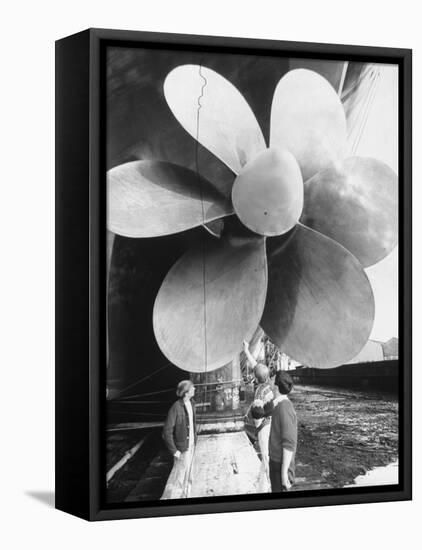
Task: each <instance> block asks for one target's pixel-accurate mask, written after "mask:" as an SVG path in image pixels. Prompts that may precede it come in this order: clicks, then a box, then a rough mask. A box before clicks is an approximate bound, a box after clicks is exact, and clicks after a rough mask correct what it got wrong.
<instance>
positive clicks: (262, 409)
mask: <svg viewBox="0 0 422 550" xmlns="http://www.w3.org/2000/svg"><path fill="white" fill-rule="evenodd" d="M243 351H244V352H245V354H246V357H247V358H248V360H249V362H250V363H251V365H252V367H253V369H254V374H255V379H256V381H257V383H258V385H257V387H256V389H255V394H254V401H253V403H252V406H251V409H250V413H251V416H252V418H253V421H254V425H255V430H256V437H257V439H258V445H259V452H260V454H261V468H260V471H259V478H258V491H259V492H260V493H268V492H270V489H271V484H270V469H269V455H268V440H269V437H270V427H271V413H272V411H273V399H274V393H273V387H272V385H271V382H270V371H269V368H268V367H267V366H266V365H264V364H262V363H257V361H256V360H255V358H254V357H253V355H252V354H251V353H250V351H249V344H248V343H247V342H246V341H245V342H243Z"/></svg>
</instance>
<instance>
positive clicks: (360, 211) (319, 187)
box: [301, 157, 398, 267]
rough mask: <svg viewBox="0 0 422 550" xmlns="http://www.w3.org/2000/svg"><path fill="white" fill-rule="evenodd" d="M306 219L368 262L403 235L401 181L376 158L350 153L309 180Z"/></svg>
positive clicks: (370, 262)
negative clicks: (399, 211) (399, 192)
mask: <svg viewBox="0 0 422 550" xmlns="http://www.w3.org/2000/svg"><path fill="white" fill-rule="evenodd" d="M304 203H305V206H304V210H303V214H302V217H301V222H302V223H303V224H304V225H307V226H308V227H311V228H312V229H315V230H316V231H318V232H320V233H323V234H324V235H327V237H331V238H332V239H334V240H335V241H337V242H339V243H340V244H342V245H343V246H344V247H346V248H347V249H348V250H349V251H350V252H351V253H352V254H353V255H354V256H356V258H357V259H358V260H359V261H360V263H361V264H362V265H363V266H364V267H368V266H370V265H373V264H376V263H377V262H379V261H380V260H382V259H383V258H385V256H387V255H388V254H389V253H390V252H391V251H392V250H393V248H394V247H395V246H396V244H397V240H398V181H397V175H396V174H395V173H394V171H393V170H392V169H391V168H390V167H389V166H387V165H386V164H384V163H383V162H380V161H379V160H376V159H371V158H364V157H350V158H348V159H346V160H345V161H343V163H341V164H340V163H339V164H336V165H333V166H331V167H330V168H328V169H326V170H324V171H322V172H319V173H318V174H315V176H314V177H313V178H311V179H310V180H308V181H307V182H306V184H305V201H304Z"/></svg>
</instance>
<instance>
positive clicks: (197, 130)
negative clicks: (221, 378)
mask: <svg viewBox="0 0 422 550" xmlns="http://www.w3.org/2000/svg"><path fill="white" fill-rule="evenodd" d="M199 77H200V78H201V79H202V80H203V84H202V86H201V93H200V95H199V97H198V100H197V103H198V107H197V111H196V142H195V168H196V174H197V176H198V180H199V184H200V196H201V210H202V225H205V209H204V192H203V180H202V178H201V175H200V170H199V129H200V111H201V108H202V105H201V99H202V98H203V97H204V89H205V87H206V86H207V84H208V81H207V79H206V78H205V76H204V75H203V74H202V62H201V63H200V64H199ZM205 245H206V242H205V236H203V237H202V284H203V302H204V373H205V379H206V375H207V367H208V347H207V346H208V343H207V290H206V261H205V259H206V248H205ZM204 402H205V403H206V402H207V386H206V385H205V387H204Z"/></svg>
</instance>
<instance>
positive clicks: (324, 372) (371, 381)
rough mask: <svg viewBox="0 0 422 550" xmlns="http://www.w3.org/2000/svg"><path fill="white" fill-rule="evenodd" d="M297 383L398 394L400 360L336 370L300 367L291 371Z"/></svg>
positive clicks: (356, 364) (372, 362) (368, 363)
mask: <svg viewBox="0 0 422 550" xmlns="http://www.w3.org/2000/svg"><path fill="white" fill-rule="evenodd" d="M291 374H292V376H293V379H294V381H295V382H297V383H300V384H318V385H322V386H325V385H326V386H338V387H344V388H353V389H370V390H382V391H388V392H394V393H397V391H398V388H399V362H398V359H390V360H385V361H371V362H367V363H355V364H348V365H341V366H340V367H336V368H334V369H313V368H309V367H298V368H296V369H295V370H292V371H291Z"/></svg>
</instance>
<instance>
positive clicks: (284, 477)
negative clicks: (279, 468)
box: [281, 472, 292, 491]
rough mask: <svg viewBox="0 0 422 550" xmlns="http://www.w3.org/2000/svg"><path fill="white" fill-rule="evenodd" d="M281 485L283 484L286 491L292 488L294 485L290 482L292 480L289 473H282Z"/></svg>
mask: <svg viewBox="0 0 422 550" xmlns="http://www.w3.org/2000/svg"><path fill="white" fill-rule="evenodd" d="M281 485H282V487H283V489H286V491H288V490H289V489H290V487H291V486H292V484H291V483H290V480H289V475H288V474H287V473H284V472H282V474H281Z"/></svg>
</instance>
